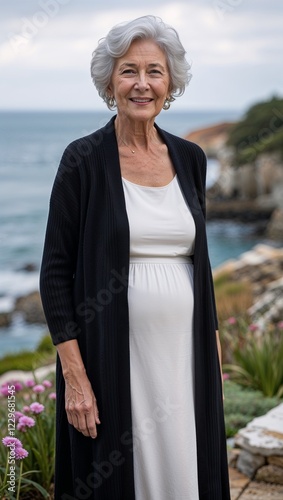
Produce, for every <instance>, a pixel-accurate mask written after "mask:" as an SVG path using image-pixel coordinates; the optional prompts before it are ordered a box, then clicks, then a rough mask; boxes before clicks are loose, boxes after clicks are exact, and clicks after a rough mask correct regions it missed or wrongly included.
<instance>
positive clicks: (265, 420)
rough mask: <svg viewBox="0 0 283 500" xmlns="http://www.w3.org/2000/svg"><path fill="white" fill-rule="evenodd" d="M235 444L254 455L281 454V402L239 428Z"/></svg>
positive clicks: (282, 427)
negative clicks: (242, 427)
mask: <svg viewBox="0 0 283 500" xmlns="http://www.w3.org/2000/svg"><path fill="white" fill-rule="evenodd" d="M235 444H236V445H237V446H239V447H240V448H241V449H244V450H247V451H249V452H250V453H252V454H254V455H262V456H263V457H268V456H274V455H276V456H283V403H282V404H280V405H279V406H277V407H276V408H274V409H273V410H270V411H269V412H268V413H267V414H266V415H264V416H262V417H258V418H255V419H254V420H252V421H251V422H250V423H249V424H248V425H247V426H246V427H245V428H244V429H241V430H240V431H239V432H238V434H237V436H236V438H235Z"/></svg>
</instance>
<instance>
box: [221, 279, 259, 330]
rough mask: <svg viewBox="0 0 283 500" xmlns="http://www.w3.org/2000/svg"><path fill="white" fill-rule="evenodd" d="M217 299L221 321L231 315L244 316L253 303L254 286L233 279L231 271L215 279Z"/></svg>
mask: <svg viewBox="0 0 283 500" xmlns="http://www.w3.org/2000/svg"><path fill="white" fill-rule="evenodd" d="M214 288H215V300H216V306H217V313H218V319H219V322H221V321H225V320H226V319H227V318H230V317H231V316H239V315H241V316H242V312H243V311H247V310H248V309H249V307H251V306H252V304H253V295H252V287H251V285H250V283H248V282H246V281H232V280H231V276H230V274H229V273H227V274H225V273H223V274H221V275H219V276H218V277H217V278H216V279H215V280H214Z"/></svg>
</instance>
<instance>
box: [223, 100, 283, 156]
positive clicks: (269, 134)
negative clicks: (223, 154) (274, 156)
mask: <svg viewBox="0 0 283 500" xmlns="http://www.w3.org/2000/svg"><path fill="white" fill-rule="evenodd" d="M227 145H228V146H232V147H233V148H234V149H235V155H234V165H243V164H246V163H252V162H254V161H255V160H256V158H257V157H258V156H259V155H260V154H262V153H267V152H276V151H278V152H280V153H281V157H282V159H283V99H280V98H279V97H276V96H274V97H272V98H271V99H270V100H269V101H265V102H260V103H258V104H255V105H253V106H252V107H251V108H249V109H248V111H247V112H246V114H245V116H244V117H243V119H242V120H241V121H239V122H237V123H236V124H235V125H234V126H233V127H231V129H230V130H229V131H228V141H227Z"/></svg>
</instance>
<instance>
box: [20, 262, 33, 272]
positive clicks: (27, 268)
mask: <svg viewBox="0 0 283 500" xmlns="http://www.w3.org/2000/svg"><path fill="white" fill-rule="evenodd" d="M19 271H25V272H27V273H34V272H35V271H37V266H36V265H35V264H33V263H32V262H28V263H27V264H25V265H24V266H22V267H20V268H19Z"/></svg>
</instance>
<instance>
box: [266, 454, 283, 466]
mask: <svg viewBox="0 0 283 500" xmlns="http://www.w3.org/2000/svg"><path fill="white" fill-rule="evenodd" d="M267 462H268V463H269V464H270V465H278V467H282V469H283V457H277V456H272V457H268V459H267Z"/></svg>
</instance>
